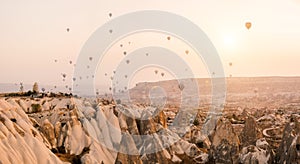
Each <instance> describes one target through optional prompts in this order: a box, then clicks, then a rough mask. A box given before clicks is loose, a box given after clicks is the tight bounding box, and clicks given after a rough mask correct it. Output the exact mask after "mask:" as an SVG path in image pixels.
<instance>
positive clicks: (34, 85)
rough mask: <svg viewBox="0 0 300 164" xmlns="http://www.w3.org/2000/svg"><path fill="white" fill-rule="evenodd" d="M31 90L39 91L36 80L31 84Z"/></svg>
mask: <svg viewBox="0 0 300 164" xmlns="http://www.w3.org/2000/svg"><path fill="white" fill-rule="evenodd" d="M32 91H33V93H39V86H38V84H37V82H35V83H34V84H33V87H32Z"/></svg>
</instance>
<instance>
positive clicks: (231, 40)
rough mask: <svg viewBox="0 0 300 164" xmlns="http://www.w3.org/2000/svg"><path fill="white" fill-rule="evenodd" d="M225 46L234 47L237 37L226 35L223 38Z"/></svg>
mask: <svg viewBox="0 0 300 164" xmlns="http://www.w3.org/2000/svg"><path fill="white" fill-rule="evenodd" d="M223 42H224V47H225V48H228V49H233V48H235V47H236V39H235V37H234V36H233V35H225V36H224V38H223Z"/></svg>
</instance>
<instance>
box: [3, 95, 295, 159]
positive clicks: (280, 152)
mask: <svg viewBox="0 0 300 164" xmlns="http://www.w3.org/2000/svg"><path fill="white" fill-rule="evenodd" d="M291 93H292V92H291ZM291 93H288V94H287V93H277V95H273V99H272V100H269V99H265V98H264V96H266V95H268V94H269V93H267V92H265V93H262V94H260V95H257V94H256V93H254V94H253V97H251V96H249V95H247V96H246V97H247V99H244V98H245V97H243V95H240V96H238V95H237V94H236V95H235V94H231V95H229V96H228V98H227V103H226V105H225V110H224V111H223V115H222V116H221V117H220V118H219V119H217V122H216V126H215V127H214V128H213V130H212V131H211V132H210V133H209V135H208V136H206V135H205V134H204V133H202V125H203V124H205V123H206V122H207V121H208V120H207V113H208V107H207V106H205V105H204V106H202V107H201V108H199V109H197V110H198V114H197V116H196V119H195V120H194V121H192V122H190V124H189V125H188V126H187V127H186V128H185V129H184V130H185V133H182V131H179V130H178V129H176V128H174V126H173V120H174V118H175V117H178V110H179V109H178V107H177V106H176V105H174V106H172V105H167V106H166V107H165V108H163V109H160V108H157V107H154V106H149V105H145V104H142V103H137V104H136V105H124V104H123V105H121V104H115V103H114V101H110V100H105V99H84V98H74V97H66V96H59V97H47V96H45V97H40V98H32V97H26V96H23V97H20V96H14V97H0V152H1V156H0V161H1V163H30V164H31V163H39V164H40V163H87V164H89V163H105V164H110V163H122V164H126V163H228V164H231V163H249V164H250V163H261V164H263V163H299V162H300V137H299V135H300V123H299V121H300V110H299V108H298V107H297V102H298V100H299V96H297V94H291ZM249 99H251V101H249ZM274 101H276V102H277V103H272V102H274ZM237 102H239V103H237ZM247 102H248V104H251V105H254V104H256V105H257V106H260V105H265V106H268V107H267V108H263V107H260V108H248V107H247V106H248V104H247ZM283 102H285V103H283ZM268 104H273V105H268ZM181 117H182V116H181ZM182 119H184V117H182ZM181 130H182V129H181Z"/></svg>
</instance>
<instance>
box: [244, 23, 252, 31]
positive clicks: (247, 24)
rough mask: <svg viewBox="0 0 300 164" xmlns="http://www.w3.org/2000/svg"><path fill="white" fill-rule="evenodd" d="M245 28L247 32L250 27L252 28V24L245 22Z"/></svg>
mask: <svg viewBox="0 0 300 164" xmlns="http://www.w3.org/2000/svg"><path fill="white" fill-rule="evenodd" d="M245 26H246V28H247V29H248V30H249V29H250V28H251V26H252V23H251V22H246V23H245Z"/></svg>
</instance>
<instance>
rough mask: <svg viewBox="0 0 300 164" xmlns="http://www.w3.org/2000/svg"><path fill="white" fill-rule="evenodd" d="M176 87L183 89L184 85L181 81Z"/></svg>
mask: <svg viewBox="0 0 300 164" xmlns="http://www.w3.org/2000/svg"><path fill="white" fill-rule="evenodd" d="M178 88H179V89H180V90H181V91H182V90H183V89H184V85H183V84H182V83H180V84H179V85H178Z"/></svg>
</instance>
